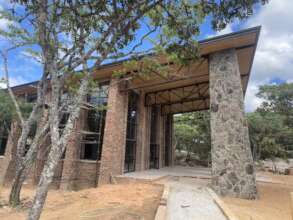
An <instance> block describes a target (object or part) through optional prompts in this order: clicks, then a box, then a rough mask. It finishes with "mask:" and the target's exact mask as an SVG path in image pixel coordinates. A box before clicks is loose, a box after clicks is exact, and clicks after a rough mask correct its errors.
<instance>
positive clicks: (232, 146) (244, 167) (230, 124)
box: [209, 49, 257, 199]
mask: <svg viewBox="0 0 293 220" xmlns="http://www.w3.org/2000/svg"><path fill="white" fill-rule="evenodd" d="M209 61H210V63H209V74H210V111H211V143H212V152H211V153H212V186H213V188H214V189H215V191H216V192H217V193H219V194H220V195H224V196H225V195H229V196H233V197H240V198H246V199H255V198H256V196H257V190H256V181H255V173H254V166H253V159H252V154H251V149H250V142H249V136H248V127H247V122H246V119H245V115H244V103H243V90H242V84H241V77H240V72H239V65H238V59H237V54H236V51H235V49H230V50H225V51H222V52H218V53H214V54H212V55H210V60H209Z"/></svg>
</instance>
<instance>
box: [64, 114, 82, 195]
mask: <svg viewBox="0 0 293 220" xmlns="http://www.w3.org/2000/svg"><path fill="white" fill-rule="evenodd" d="M82 119H84V117H82V111H81V114H80V117H79V119H78V120H77V121H75V123H74V129H73V131H72V134H71V135H70V138H69V141H68V143H67V146H66V151H65V158H64V160H63V161H64V162H63V168H62V177H61V184H60V189H67V190H73V189H74V182H75V179H76V177H77V160H78V158H79V148H80V135H79V133H78V130H81V128H82V127H81V120H82Z"/></svg>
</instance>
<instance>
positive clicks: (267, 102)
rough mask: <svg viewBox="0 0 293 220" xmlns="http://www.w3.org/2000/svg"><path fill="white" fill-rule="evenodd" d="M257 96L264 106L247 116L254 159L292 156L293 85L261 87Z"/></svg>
mask: <svg viewBox="0 0 293 220" xmlns="http://www.w3.org/2000/svg"><path fill="white" fill-rule="evenodd" d="M257 96H258V97H260V98H262V99H263V102H262V104H261V106H260V107H259V108H258V109H257V110H256V112H253V113H249V114H248V115H247V118H248V122H249V132H250V140H251V146H252V151H253V156H254V158H255V159H265V158H270V159H274V158H275V157H281V158H285V157H292V156H293V154H292V152H293V123H292V122H293V83H289V84H286V83H284V84H280V85H263V86H260V88H259V93H258V94H257Z"/></svg>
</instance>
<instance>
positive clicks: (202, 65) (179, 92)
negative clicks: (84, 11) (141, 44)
mask: <svg viewBox="0 0 293 220" xmlns="http://www.w3.org/2000/svg"><path fill="white" fill-rule="evenodd" d="M259 33H260V27H254V28H250V29H245V30H242V31H239V32H234V33H231V34H226V35H221V36H217V37H213V38H210V39H206V40H203V41H200V42H199V51H200V55H201V57H200V58H199V59H198V60H197V61H196V62H194V63H192V64H191V65H189V66H188V67H184V68H182V67H181V66H175V65H172V71H171V73H170V74H168V75H167V76H166V75H163V74H160V73H157V72H154V73H151V74H150V75H149V76H148V77H147V78H142V77H140V76H139V74H135V73H131V74H130V75H127V77H126V78H127V83H126V85H127V86H126V87H124V88H123V90H135V91H139V92H141V93H142V94H144V95H145V105H146V106H151V105H160V106H162V110H163V114H175V113H181V112H191V111H199V110H206V109H209V64H208V62H209V54H212V53H215V52H219V51H222V50H226V49H232V48H234V49H235V50H236V52H237V56H238V63H239V70H240V74H241V79H242V87H243V92H244V94H245V92H246V88H247V85H248V80H249V76H250V72H251V68H252V63H253V59H254V54H255V50H256V47H257V42H258V37H259ZM153 56H154V55H153ZM157 59H159V61H160V62H161V63H164V62H166V59H164V58H162V57H157ZM124 62H125V61H119V62H115V63H109V64H106V65H102V66H100V67H99V68H97V69H96V70H95V71H94V78H95V79H96V80H99V81H103V80H109V79H110V78H111V77H112V75H113V73H114V72H115V71H118V70H121V69H122V68H124V66H123V63H124ZM36 85H37V82H32V83H28V84H23V85H19V86H15V87H13V90H14V92H15V93H16V94H17V95H21V94H24V93H35V92H36Z"/></svg>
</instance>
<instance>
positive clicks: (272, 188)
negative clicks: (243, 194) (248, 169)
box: [223, 173, 293, 220]
mask: <svg viewBox="0 0 293 220" xmlns="http://www.w3.org/2000/svg"><path fill="white" fill-rule="evenodd" d="M261 175H262V176H265V177H267V178H268V179H271V180H272V182H274V183H267V182H258V192H259V199H258V200H244V199H235V198H223V200H224V201H225V202H226V203H227V205H228V206H229V207H230V208H231V210H232V211H233V212H234V213H235V215H236V216H238V217H239V219H240V220H291V219H292V217H291V207H290V205H291V200H290V192H293V177H292V176H284V175H273V174H271V173H261Z"/></svg>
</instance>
